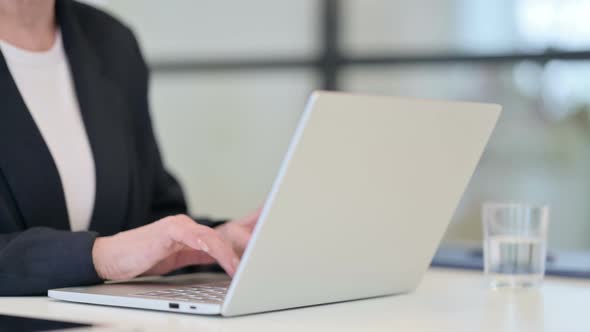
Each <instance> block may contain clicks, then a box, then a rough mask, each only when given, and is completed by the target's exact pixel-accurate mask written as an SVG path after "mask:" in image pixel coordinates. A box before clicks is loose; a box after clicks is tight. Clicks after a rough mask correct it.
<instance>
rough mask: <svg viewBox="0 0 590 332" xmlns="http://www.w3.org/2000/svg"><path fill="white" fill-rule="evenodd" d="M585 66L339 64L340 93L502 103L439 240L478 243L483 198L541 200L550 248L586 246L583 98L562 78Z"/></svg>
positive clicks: (587, 135) (587, 152) (587, 126)
mask: <svg viewBox="0 0 590 332" xmlns="http://www.w3.org/2000/svg"><path fill="white" fill-rule="evenodd" d="M589 70H590V62H583V63H578V62H574V63H569V62H557V63H548V64H547V65H546V66H538V65H535V64H533V63H528V62H519V63H515V64H502V65H483V64H470V65H465V64H442V65H433V64H430V65H408V66H390V67H375V68H346V69H345V70H344V72H343V76H342V83H343V88H344V89H345V90H347V91H355V92H363V93H376V94H386V95H400V96H415V97H420V98H438V99H440V98H446V99H457V100H470V101H481V102H495V103H500V104H502V105H503V107H504V112H503V114H502V117H501V119H500V121H499V123H498V125H497V127H496V130H495V132H494V134H493V136H492V138H491V139H490V142H489V145H488V147H487V150H486V153H485V154H484V156H483V158H482V160H481V162H480V164H479V166H478V168H477V171H476V173H475V175H474V177H473V178H472V180H471V183H470V185H469V187H468V190H467V192H466V194H465V196H464V199H463V201H462V204H461V205H460V207H459V208H458V210H457V212H456V213H455V217H454V219H453V222H452V224H451V226H450V228H449V231H448V232H447V237H446V239H445V240H446V241H447V242H476V243H479V242H480V241H481V239H482V234H481V233H482V232H481V226H480V214H481V205H482V203H483V202H485V201H517V202H532V203H547V204H549V205H550V206H551V218H552V223H551V224H550V232H549V234H550V239H549V244H550V246H551V247H552V248H558V249H569V250H573V249H590V240H589V239H590V223H588V222H586V221H587V220H590V204H588V202H590V148H589V147H590V107H589V105H590V104H588V100H589V99H588V97H590V96H584V95H583V94H582V93H581V92H582V91H580V90H579V89H576V88H577V87H576V86H575V84H568V83H567V81H568V77H567V76H568V73H569V72H574V71H575V72H576V76H575V77H578V75H579V74H580V73H583V72H588V71H589ZM583 77H586V78H585V79H583V83H584V86H585V87H586V86H588V84H590V79H588V78H587V77H590V76H585V75H583ZM572 80H573V81H574V82H573V83H575V81H576V80H574V79H572ZM451 82H452V84H451ZM564 87H567V89H566V88H564ZM556 89H557V90H556ZM578 94H580V95H581V96H580V98H577V97H576V95H578ZM564 97H565V98H564ZM584 97H585V98H584Z"/></svg>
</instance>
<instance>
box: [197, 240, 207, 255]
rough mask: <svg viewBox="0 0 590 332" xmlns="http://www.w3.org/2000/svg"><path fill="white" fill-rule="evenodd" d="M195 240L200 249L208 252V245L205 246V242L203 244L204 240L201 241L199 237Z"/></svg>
mask: <svg viewBox="0 0 590 332" xmlns="http://www.w3.org/2000/svg"><path fill="white" fill-rule="evenodd" d="M197 242H198V244H199V247H200V248H201V250H202V251H204V252H209V247H207V244H205V242H203V240H201V239H199V240H198V241H197Z"/></svg>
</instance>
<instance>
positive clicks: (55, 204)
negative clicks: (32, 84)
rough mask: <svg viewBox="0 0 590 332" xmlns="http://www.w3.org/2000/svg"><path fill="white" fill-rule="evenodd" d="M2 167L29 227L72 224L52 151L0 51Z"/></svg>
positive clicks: (0, 151) (57, 227)
mask: <svg viewBox="0 0 590 332" xmlns="http://www.w3.org/2000/svg"><path fill="white" fill-rule="evenodd" d="M0 118H1V120H0V137H1V139H0V171H2V173H3V174H4V177H5V178H6V181H7V182H8V185H9V186H10V191H11V192H12V194H13V196H14V199H15V201H16V203H17V204H18V206H19V209H20V211H21V215H22V217H23V219H24V223H25V225H26V226H28V227H35V226H46V227H52V228H56V229H61V230H67V229H69V228H70V225H69V219H68V212H67V208H66V202H65V197H64V193H63V189H62V183H61V180H60V177H59V173H58V172H57V168H56V166H55V163H54V161H53V158H52V157H51V153H50V152H49V149H48V148H47V145H46V144H45V141H44V140H43V137H42V136H41V133H40V132H39V129H38V128H37V125H36V124H35V121H34V120H33V118H32V116H31V114H30V113H29V111H28V109H27V107H26V105H25V102H24V100H23V99H22V97H21V95H20V92H19V91H18V87H17V86H16V83H15V82H14V80H13V78H12V75H11V74H10V71H9V69H8V66H7V64H6V61H5V60H4V56H3V55H2V54H1V53H0Z"/></svg>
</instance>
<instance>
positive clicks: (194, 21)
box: [94, 0, 590, 249]
mask: <svg viewBox="0 0 590 332" xmlns="http://www.w3.org/2000/svg"><path fill="white" fill-rule="evenodd" d="M94 3H95V5H97V6H101V7H103V8H104V9H106V10H107V11H109V12H111V13H112V14H114V15H115V16H117V17H119V18H121V19H122V20H123V21H125V22H126V23H127V24H128V25H129V26H130V27H132V28H133V29H134V31H135V32H136V34H137V36H138V38H139V40H140V42H141V45H142V48H143V51H144V53H145V56H146V58H147V60H148V62H149V64H150V66H151V68H152V82H151V106H152V115H153V119H154V121H155V127H156V131H157V135H158V138H159V141H160V145H161V149H162V151H163V155H164V158H165V160H166V163H167V165H168V167H169V168H170V169H171V170H172V172H173V173H174V174H176V175H177V176H178V177H179V178H180V180H181V181H182V183H183V184H184V188H185V191H186V193H187V196H188V200H189V204H190V207H191V210H192V213H193V214H201V215H203V214H205V215H210V216H215V217H238V216H241V215H244V214H246V213H248V212H249V211H251V210H253V209H254V208H255V207H257V206H259V205H260V204H261V203H262V202H263V201H264V199H265V197H266V195H267V192H268V190H269V188H270V186H271V184H272V181H273V179H274V176H275V174H276V172H277V169H278V167H279V164H280V161H281V159H282V157H283V154H284V152H285V150H286V147H287V144H288V142H289V139H290V137H291V134H292V132H293V129H294V128H295V126H296V123H297V120H298V117H299V115H300V114H301V112H302V110H303V107H304V104H305V101H306V98H307V96H308V95H309V93H310V92H311V91H312V90H314V89H334V90H345V91H353V92H363V93H375V94H386V95H396V96H409V97H420V98H444V99H458V100H470V101H483V102H494V103H500V104H502V105H503V106H504V109H505V112H504V114H503V117H502V119H501V120H500V123H499V124H498V127H497V130H496V132H495V134H494V136H493V138H492V140H491V142H490V144H489V147H488V149H487V151H486V153H485V155H484V156H483V158H482V161H481V163H480V165H479V167H478V169H477V171H476V174H475V175H474V177H473V179H472V181H471V183H470V186H469V188H468V190H467V193H466V195H465V197H464V198H463V201H462V203H461V205H460V207H459V208H458V210H457V212H456V214H455V216H454V219H453V221H452V224H451V227H450V229H449V231H448V233H447V235H446V239H445V241H447V242H470V241H479V240H480V239H481V234H480V233H481V226H480V211H481V204H482V202H485V201H521V202H531V203H547V204H549V205H550V206H551V212H552V220H551V228H550V247H553V248H559V249H590V23H588V18H587V15H588V13H590V1H588V0H576V1H573V0H493V1H491V0H437V1H432V0H297V1H293V0H246V1H230V0H171V1H166V2H163V1H156V0H144V1H139V0H110V1H108V0H106V1H105V0H103V1H98V2H97V1H95V2H94ZM425 208H427V207H425Z"/></svg>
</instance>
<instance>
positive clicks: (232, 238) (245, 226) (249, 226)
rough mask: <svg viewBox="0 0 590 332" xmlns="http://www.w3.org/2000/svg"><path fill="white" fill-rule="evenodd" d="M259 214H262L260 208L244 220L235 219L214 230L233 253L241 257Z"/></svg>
mask: <svg viewBox="0 0 590 332" xmlns="http://www.w3.org/2000/svg"><path fill="white" fill-rule="evenodd" d="M260 212H262V209H261V208H260V209H258V210H256V212H254V213H252V214H251V215H249V216H247V217H245V218H242V219H236V220H233V221H230V222H228V223H225V224H223V225H221V226H218V227H216V228H215V230H216V231H217V232H218V233H219V235H221V237H222V238H223V239H225V240H226V241H227V242H229V243H231V245H232V247H233V249H234V252H235V253H236V255H238V256H239V257H242V254H243V253H244V250H246V246H247V245H248V242H249V241H250V237H251V236H252V231H253V230H254V226H256V223H257V222H258V218H260Z"/></svg>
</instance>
